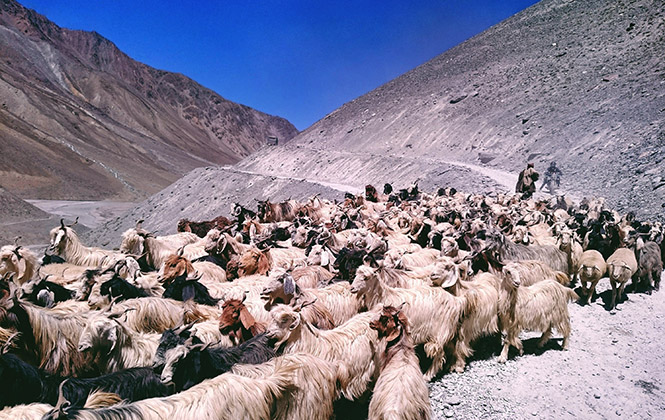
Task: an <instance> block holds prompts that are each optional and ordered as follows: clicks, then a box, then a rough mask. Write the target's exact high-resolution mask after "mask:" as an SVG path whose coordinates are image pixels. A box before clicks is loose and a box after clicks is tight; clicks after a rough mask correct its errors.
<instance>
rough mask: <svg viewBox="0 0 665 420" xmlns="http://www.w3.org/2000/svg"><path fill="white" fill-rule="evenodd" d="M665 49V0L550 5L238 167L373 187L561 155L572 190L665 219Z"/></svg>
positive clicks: (539, 163)
mask: <svg viewBox="0 0 665 420" xmlns="http://www.w3.org/2000/svg"><path fill="white" fill-rule="evenodd" d="M664 51H665V3H664V2H662V1H653V0H630V1H614V0H585V1H570V0H543V1H541V2H540V3H537V4H536V5H534V6H532V7H530V8H528V9H526V10H524V11H522V12H520V13H518V14H516V15H515V16H513V17H511V18H509V19H507V20H505V21H503V22H501V23H499V24H498V25H496V26H494V27H492V28H490V29H488V30H487V31H485V32H483V33H481V34H479V35H477V36H475V37H474V38H472V39H469V40H467V41H466V42H464V43H462V44H460V45H458V46H456V47H454V48H452V49H450V50H449V51H446V52H445V53H443V54H441V55H439V56H438V57H436V58H434V59H432V60H431V61H429V62H427V63H425V64H423V65H421V66H419V67H417V68H415V69H413V70H412V71H410V72H408V73H406V74H404V75H402V76H400V77H398V78H397V79H395V80H393V81H391V82H389V83H387V84H385V85H383V86H381V87H379V88H377V89H375V90H374V91H371V92H369V93H367V94H366V95H363V96H361V97H359V98H357V99H355V100H353V101H351V102H349V103H347V104H345V105H343V106H342V107H341V108H339V109H337V110H336V111H334V112H333V113H331V114H330V115H328V116H326V117H325V118H323V119H322V120H320V121H318V122H317V123H315V124H314V125H312V126H311V127H309V128H308V129H307V130H305V131H304V132H302V133H301V134H300V135H299V136H297V137H296V138H295V139H294V140H293V141H292V142H290V143H289V144H288V145H286V146H284V147H279V148H275V149H273V150H271V151H270V152H269V153H261V154H255V155H252V156H250V157H249V158H247V159H245V160H244V161H242V162H241V163H240V164H239V167H240V168H242V169H244V170H249V171H254V172H261V173H269V174H275V175H288V176H295V177H298V178H307V179H326V180H332V181H337V182H342V181H343V182H346V183H350V184H352V185H355V186H362V185H363V184H365V183H369V182H373V183H382V182H384V181H398V180H401V181H404V182H406V181H407V180H408V181H410V180H412V179H415V176H417V175H414V174H421V176H422V177H423V178H424V180H425V181H424V182H425V183H428V182H429V183H430V184H431V183H432V182H430V181H431V180H432V179H434V178H435V177H436V175H437V173H438V172H439V162H450V161H461V162H465V163H471V164H477V165H481V166H485V167H490V168H495V169H503V170H507V171H510V172H513V173H516V172H518V171H519V170H520V169H522V168H523V167H524V166H525V165H526V163H527V161H534V162H535V163H536V168H537V169H539V170H541V171H544V169H545V168H546V165H547V164H548V163H549V162H550V161H551V160H555V161H557V162H558V163H559V166H560V167H561V168H562V170H563V174H564V176H563V181H562V182H563V185H562V186H563V187H564V188H565V189H566V190H568V191H569V192H574V193H577V194H578V195H580V196H582V195H588V196H591V195H600V196H606V197H608V198H609V199H610V202H611V204H612V205H614V206H615V207H618V208H619V209H621V210H636V211H637V212H638V213H639V214H640V215H642V216H647V215H648V216H660V217H662V216H661V215H662V214H663V208H662V207H661V206H663V205H665V175H664V174H663V172H664V169H665V160H663V159H665V154H664V152H665V129H664V127H665V60H664V59H663V52H664ZM541 173H542V172H541ZM405 176H408V177H409V178H407V179H404V177H405Z"/></svg>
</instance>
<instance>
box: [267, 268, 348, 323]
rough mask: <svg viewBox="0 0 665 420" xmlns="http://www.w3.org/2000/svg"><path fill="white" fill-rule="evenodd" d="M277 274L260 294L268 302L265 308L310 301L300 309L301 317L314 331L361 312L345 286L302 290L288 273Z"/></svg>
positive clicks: (295, 304)
mask: <svg viewBox="0 0 665 420" xmlns="http://www.w3.org/2000/svg"><path fill="white" fill-rule="evenodd" d="M276 274H277V275H274V276H272V277H271V278H272V281H271V282H270V283H268V284H267V285H265V287H264V288H263V291H262V292H261V298H263V299H266V300H267V303H266V307H267V308H271V307H273V306H274V305H275V304H276V303H280V302H281V303H286V304H290V305H291V306H297V305H298V304H304V303H306V302H312V304H311V305H306V306H305V307H304V308H303V309H302V314H301V315H302V318H303V319H304V320H306V321H308V322H309V323H311V324H313V325H314V326H316V327H317V328H319V329H326V330H327V329H331V328H333V327H334V326H336V325H341V324H343V323H344V322H346V321H348V320H349V319H350V318H351V317H352V316H354V315H355V314H357V313H358V311H359V310H360V306H361V305H360V302H359V300H358V299H357V297H356V296H355V295H353V294H352V293H351V292H350V289H351V288H350V286H349V285H348V284H344V283H337V284H333V285H330V286H326V287H324V288H321V289H301V288H300V286H298V284H296V282H295V281H294V279H293V277H292V276H291V275H290V274H289V273H283V274H281V275H279V274H280V273H279V272H278V273H276Z"/></svg>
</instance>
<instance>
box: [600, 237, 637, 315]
mask: <svg viewBox="0 0 665 420" xmlns="http://www.w3.org/2000/svg"><path fill="white" fill-rule="evenodd" d="M637 268H638V266H637V259H636V258H635V253H634V252H633V251H632V250H631V249H628V248H619V249H617V250H616V251H614V252H613V253H612V255H610V257H609V258H608V259H607V274H609V277H610V284H611V285H612V303H611V304H610V309H614V308H616V306H617V285H618V292H619V293H618V294H619V299H620V300H621V298H622V297H623V289H624V288H625V287H626V283H628V280H629V279H630V278H631V277H632V276H633V275H634V274H635V273H636V272H637Z"/></svg>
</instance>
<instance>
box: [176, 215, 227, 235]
mask: <svg viewBox="0 0 665 420" xmlns="http://www.w3.org/2000/svg"><path fill="white" fill-rule="evenodd" d="M233 223H234V222H233V221H232V220H229V219H227V218H226V217H224V216H219V217H215V218H214V219H212V220H207V221H204V222H192V221H191V220H187V219H180V220H179V221H178V232H192V233H194V234H195V235H197V236H199V237H201V238H204V237H205V236H206V234H207V233H208V232H209V231H210V230H212V229H219V230H222V231H223V230H225V229H226V228H227V227H229V226H232V225H233Z"/></svg>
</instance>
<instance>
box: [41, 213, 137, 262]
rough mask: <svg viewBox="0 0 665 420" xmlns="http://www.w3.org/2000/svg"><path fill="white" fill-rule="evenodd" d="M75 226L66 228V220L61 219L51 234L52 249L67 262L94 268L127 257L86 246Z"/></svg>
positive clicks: (119, 253)
mask: <svg viewBox="0 0 665 420" xmlns="http://www.w3.org/2000/svg"><path fill="white" fill-rule="evenodd" d="M77 220H78V218H77ZM74 224H76V222H74ZM74 224H73V225H68V226H65V222H64V220H63V219H60V226H59V227H56V228H53V229H51V232H50V238H51V242H50V249H51V250H52V251H55V253H56V254H58V255H60V256H62V257H63V258H64V259H65V260H67V262H69V263H71V264H76V265H84V266H93V267H94V266H99V265H102V264H103V263H105V262H106V263H111V264H113V262H115V260H117V259H123V258H124V257H125V254H123V253H121V252H116V251H107V250H105V249H101V248H90V247H86V246H84V245H83V244H82V243H81V240H80V239H79V237H78V235H77V234H76V232H75V231H74V229H72V226H74Z"/></svg>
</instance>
